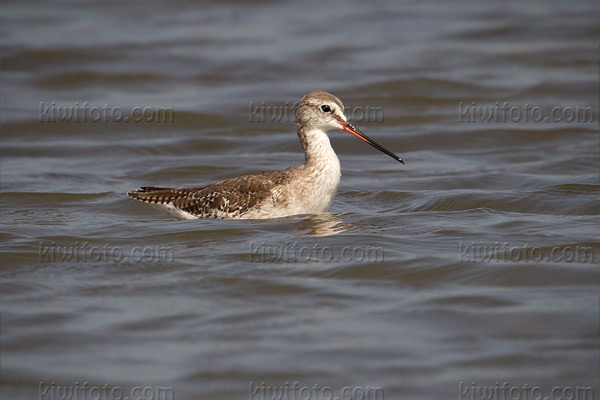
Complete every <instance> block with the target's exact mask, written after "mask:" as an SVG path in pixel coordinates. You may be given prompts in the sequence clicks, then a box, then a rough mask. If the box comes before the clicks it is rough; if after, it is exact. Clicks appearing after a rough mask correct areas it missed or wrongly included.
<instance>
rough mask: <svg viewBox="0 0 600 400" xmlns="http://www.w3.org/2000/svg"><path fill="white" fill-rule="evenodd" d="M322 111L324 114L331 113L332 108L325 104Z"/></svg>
mask: <svg viewBox="0 0 600 400" xmlns="http://www.w3.org/2000/svg"><path fill="white" fill-rule="evenodd" d="M321 111H323V112H331V107H329V106H328V105H327V104H323V105H322V106H321Z"/></svg>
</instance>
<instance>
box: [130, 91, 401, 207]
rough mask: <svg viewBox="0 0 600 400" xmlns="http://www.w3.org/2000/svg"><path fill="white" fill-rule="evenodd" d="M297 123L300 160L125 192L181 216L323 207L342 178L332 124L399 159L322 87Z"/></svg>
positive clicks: (312, 95) (308, 101)
mask: <svg viewBox="0 0 600 400" xmlns="http://www.w3.org/2000/svg"><path fill="white" fill-rule="evenodd" d="M296 128H297V130H298V137H299V138H300V144H301V145H302V149H303V150H304V157H305V161H304V164H301V165H295V166H293V167H290V168H287V169H284V170H283V171H274V172H261V173H259V174H255V175H246V176H240V177H238V178H233V179H229V180H226V181H223V182H218V183H214V184H212V185H208V186H202V187H195V188H187V189H170V188H159V187H142V188H141V189H139V190H132V191H129V192H128V193H127V195H128V196H129V197H131V198H132V199H135V200H139V201H143V202H145V203H148V204H151V205H153V206H156V207H157V208H159V209H161V210H163V211H166V212H168V213H169V214H172V215H175V216H177V217H178V218H183V219H195V218H237V219H267V218H280V217H286V216H290V215H298V214H316V213H321V212H325V211H327V210H328V209H329V207H330V206H331V202H332V201H333V198H334V196H335V193H336V191H337V187H338V184H339V183H340V177H341V173H340V161H339V160H338V158H337V155H336V154H335V152H334V151H333V149H332V148H331V144H330V142H329V137H327V132H328V131H330V130H332V129H341V130H343V131H346V132H348V133H350V134H352V135H354V136H356V137H357V138H359V139H360V140H362V141H364V142H366V143H368V144H370V145H371V146H373V147H375V148H376V149H377V150H379V151H381V152H383V153H385V154H387V155H388V156H390V157H392V158H393V159H395V160H397V161H399V162H401V163H403V164H404V161H402V159H401V158H400V157H398V156H397V155H396V154H394V153H392V152H391V151H389V150H387V149H385V148H384V147H383V146H381V145H380V144H378V143H377V142H375V141H374V140H373V139H371V138H370V137H368V136H367V135H365V134H364V133H362V132H361V131H360V130H358V129H357V128H355V127H354V126H353V125H352V124H350V123H349V122H348V120H347V119H346V116H345V115H344V105H343V104H342V102H341V101H340V99H338V98H337V97H335V96H334V95H332V94H329V93H327V92H322V91H314V92H310V93H308V94H307V95H306V96H304V97H303V98H302V102H301V103H300V106H299V108H298V110H297V112H296Z"/></svg>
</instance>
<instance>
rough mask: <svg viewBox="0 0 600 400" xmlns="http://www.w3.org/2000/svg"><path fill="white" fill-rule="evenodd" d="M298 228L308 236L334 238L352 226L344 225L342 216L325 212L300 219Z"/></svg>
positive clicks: (297, 224)
mask: <svg viewBox="0 0 600 400" xmlns="http://www.w3.org/2000/svg"><path fill="white" fill-rule="evenodd" d="M295 225H296V228H298V229H299V230H302V231H305V230H308V232H307V233H306V236H333V235H337V234H339V233H342V232H344V231H346V230H347V229H348V228H349V227H350V226H351V224H348V223H343V222H342V219H341V218H340V214H334V213H330V212H325V213H321V214H311V215H307V216H304V217H301V218H298V222H297V223H295Z"/></svg>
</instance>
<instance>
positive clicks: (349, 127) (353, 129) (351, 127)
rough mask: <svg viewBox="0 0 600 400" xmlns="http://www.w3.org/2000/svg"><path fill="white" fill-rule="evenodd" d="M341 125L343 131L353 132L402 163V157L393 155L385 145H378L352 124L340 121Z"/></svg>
mask: <svg viewBox="0 0 600 400" xmlns="http://www.w3.org/2000/svg"><path fill="white" fill-rule="evenodd" d="M341 125H342V129H343V130H344V131H346V132H348V133H351V134H353V135H354V136H356V137H357V138H359V139H360V140H362V141H363V142H366V143H369V144H370V145H371V146H373V147H375V148H376V149H377V150H379V151H381V152H382V153H385V154H387V155H388V156H390V157H392V158H393V159H394V160H396V161H400V162H401V163H402V164H404V161H402V159H401V158H400V157H398V156H397V155H395V154H394V153H392V152H391V151H389V150H388V149H386V148H385V147H383V146H382V145H380V144H379V143H377V142H376V141H374V140H373V139H371V138H370V137H368V136H367V135H365V134H364V133H362V132H361V131H360V130H358V128H356V127H355V126H354V125H352V124H349V123H347V122H346V123H342V124H341Z"/></svg>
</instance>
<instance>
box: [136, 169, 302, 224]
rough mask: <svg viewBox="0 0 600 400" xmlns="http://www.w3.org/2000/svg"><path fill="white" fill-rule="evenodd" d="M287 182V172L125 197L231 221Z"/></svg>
mask: <svg viewBox="0 0 600 400" xmlns="http://www.w3.org/2000/svg"><path fill="white" fill-rule="evenodd" d="M289 179H290V173H289V171H288V170H284V171H278V172H264V173H261V174H257V175H246V176H241V177H239V178H233V179H229V180H226V181H223V182H218V183H215V184H212V185H209V186H204V187H199V188H189V189H168V188H155V187H142V188H141V189H140V190H136V191H130V192H128V193H127V195H128V196H129V197H131V198H132V199H135V200H139V201H143V202H145V203H150V204H162V205H171V206H173V207H175V208H176V209H178V210H181V211H184V212H187V213H189V214H191V215H194V216H196V217H199V218H235V217H239V216H240V215H242V214H244V213H246V212H248V211H249V210H252V209H253V208H254V207H257V206H259V205H260V204H262V203H263V202H265V201H268V200H269V199H270V198H271V200H272V201H275V199H274V198H273V193H274V191H275V189H276V188H277V187H278V186H280V185H283V184H285V183H286V182H287V181H288V180H289Z"/></svg>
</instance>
